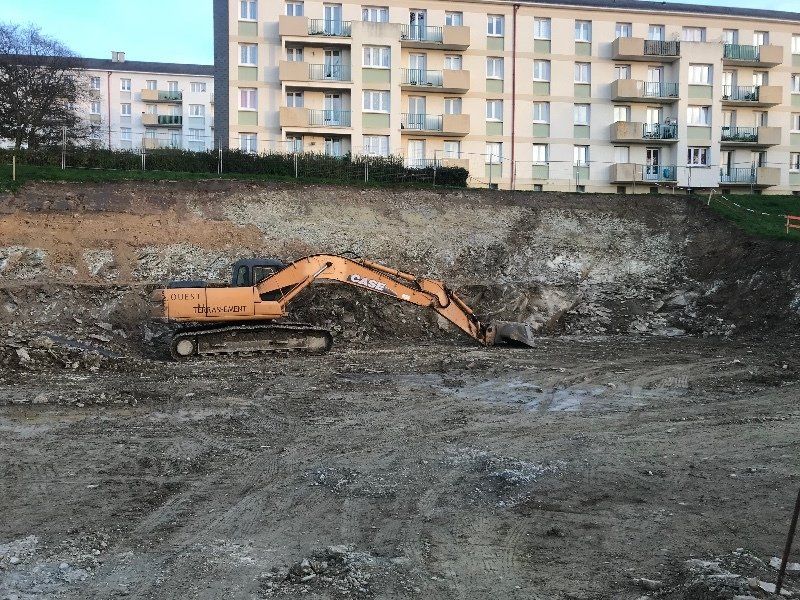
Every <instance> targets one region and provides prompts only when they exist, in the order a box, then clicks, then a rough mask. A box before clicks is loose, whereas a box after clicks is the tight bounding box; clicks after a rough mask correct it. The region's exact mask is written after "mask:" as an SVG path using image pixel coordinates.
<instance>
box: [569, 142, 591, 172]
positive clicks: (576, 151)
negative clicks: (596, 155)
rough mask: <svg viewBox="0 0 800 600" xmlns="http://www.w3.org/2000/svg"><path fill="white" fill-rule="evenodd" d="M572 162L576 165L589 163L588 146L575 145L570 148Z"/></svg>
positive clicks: (580, 165)
mask: <svg viewBox="0 0 800 600" xmlns="http://www.w3.org/2000/svg"><path fill="white" fill-rule="evenodd" d="M572 162H573V163H574V164H575V166H576V167H585V166H586V165H588V164H589V146H575V147H574V148H573V150H572Z"/></svg>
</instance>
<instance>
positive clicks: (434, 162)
mask: <svg viewBox="0 0 800 600" xmlns="http://www.w3.org/2000/svg"><path fill="white" fill-rule="evenodd" d="M437 152H438V150H434V151H433V187H436V170H437V169H438V168H439V160H438V159H437V158H436V153H437Z"/></svg>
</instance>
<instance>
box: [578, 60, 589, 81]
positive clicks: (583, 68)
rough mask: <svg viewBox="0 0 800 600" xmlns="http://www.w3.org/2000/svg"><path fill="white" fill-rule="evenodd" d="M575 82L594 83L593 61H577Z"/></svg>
mask: <svg viewBox="0 0 800 600" xmlns="http://www.w3.org/2000/svg"><path fill="white" fill-rule="evenodd" d="M575 83H592V63H588V62H576V63H575Z"/></svg>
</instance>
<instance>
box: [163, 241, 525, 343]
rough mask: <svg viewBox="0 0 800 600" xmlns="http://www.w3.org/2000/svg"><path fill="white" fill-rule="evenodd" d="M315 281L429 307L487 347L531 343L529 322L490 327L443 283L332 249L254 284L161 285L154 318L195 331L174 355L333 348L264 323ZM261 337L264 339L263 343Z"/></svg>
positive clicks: (296, 329) (317, 334)
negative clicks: (255, 330)
mask: <svg viewBox="0 0 800 600" xmlns="http://www.w3.org/2000/svg"><path fill="white" fill-rule="evenodd" d="M318 280H321V281H334V282H339V283H344V284H348V285H352V286H355V287H359V288H361V289H366V290H368V291H371V292H375V293H378V294H382V295H385V296H390V297H392V298H395V299H397V300H400V301H403V302H409V303H411V304H415V305H417V306H421V307H423V308H429V309H431V310H434V311H435V312H437V313H438V314H439V315H441V316H442V317H444V318H445V319H447V320H448V321H449V322H451V323H452V324H453V325H455V326H456V327H458V328H459V329H461V330H462V331H464V332H465V333H466V334H467V335H469V336H470V337H472V338H474V339H475V340H476V341H478V342H479V343H480V344H482V345H485V346H492V345H495V344H497V343H500V342H507V343H515V344H523V345H528V346H531V345H533V331H532V329H531V328H530V326H529V325H527V324H525V323H509V322H494V323H492V324H490V325H485V324H484V323H482V322H481V321H480V320H479V319H478V318H477V317H476V316H475V313H474V312H473V311H472V309H471V308H470V307H469V306H467V304H466V303H465V302H464V301H463V300H462V299H461V298H459V296H458V295H457V294H456V293H455V292H453V291H452V290H451V289H449V288H448V287H447V286H446V285H445V284H444V282H442V281H438V280H436V279H428V278H424V277H416V276H414V275H412V274H410V273H405V272H403V271H399V270H397V269H392V268H389V267H386V266H384V265H381V264H379V263H376V262H372V261H368V260H365V259H352V258H348V257H345V256H339V255H335V254H315V255H312V256H306V257H305V258H301V259H299V260H296V261H294V262H292V263H290V264H289V265H287V266H285V267H284V268H282V269H279V270H277V271H276V272H273V273H272V274H271V275H269V276H267V277H266V278H264V279H262V280H261V281H257V282H256V281H252V283H253V284H254V285H250V286H241V287H236V286H231V287H208V286H200V285H198V287H169V288H167V289H163V290H156V291H155V292H153V295H152V300H153V301H154V302H155V303H156V307H155V310H154V316H156V317H158V318H161V319H165V320H168V321H177V322H180V323H191V324H193V326H192V328H191V329H190V330H187V331H181V332H179V333H178V334H177V335H176V336H175V338H174V339H173V344H172V353H173V355H174V356H177V357H181V356H188V355H191V354H208V353H221V352H226V351H230V352H241V351H264V350H275V349H281V348H287V349H290V348H296V349H301V350H307V351H317V352H319V351H325V350H327V349H328V348H329V347H330V339H331V338H330V334H329V333H327V332H325V333H327V335H324V334H323V333H322V332H323V331H324V330H320V329H318V328H315V327H313V326H310V325H304V324H293V325H292V326H291V327H292V329H291V331H289V332H288V333H287V330H286V329H285V327H286V325H285V324H283V323H275V324H270V325H265V323H264V322H269V321H275V320H277V319H280V318H282V317H285V316H286V315H287V312H288V307H289V305H290V304H291V302H292V300H294V299H295V298H296V297H297V296H298V295H299V294H300V293H301V292H302V291H303V290H305V289H306V288H307V287H308V286H310V285H311V284H312V283H314V282H315V281H318ZM247 322H260V324H259V328H260V329H261V330H262V331H263V332H267V333H265V334H264V335H262V336H259V335H255V336H254V335H253V333H252V332H253V327H248V326H247V324H246V323H247ZM303 328H306V329H308V330H309V332H310V334H309V335H310V336H311V337H312V338H314V339H313V340H312V341H311V342H308V341H305V342H304V341H303V340H302V339H300V338H302V337H303V334H301V333H300V331H301V330H303ZM223 330H224V335H223V334H222V332H223ZM279 331H280V335H278V332H279ZM276 336H277V337H279V338H281V343H280V344H278V345H277V346H276V345H274V344H273V343H272V340H270V339H267V338H271V337H276ZM244 337H246V338H247V343H246V344H242V338H244ZM260 338H263V339H264V340H266V341H265V342H259V339H260ZM323 338H324V339H323ZM175 340H177V341H175ZM242 347H246V350H242V349H241V348H242Z"/></svg>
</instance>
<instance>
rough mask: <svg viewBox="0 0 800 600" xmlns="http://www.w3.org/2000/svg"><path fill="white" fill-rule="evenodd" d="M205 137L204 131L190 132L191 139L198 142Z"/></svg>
mask: <svg viewBox="0 0 800 600" xmlns="http://www.w3.org/2000/svg"><path fill="white" fill-rule="evenodd" d="M202 137H203V130H202V129H190V130H189V139H190V140H194V141H197V140H199V139H200V138H202Z"/></svg>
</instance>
